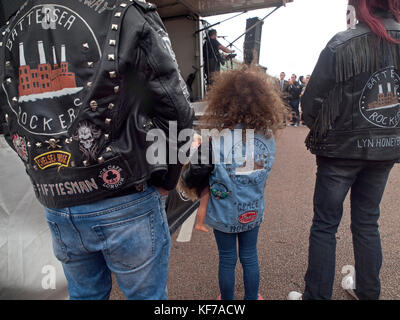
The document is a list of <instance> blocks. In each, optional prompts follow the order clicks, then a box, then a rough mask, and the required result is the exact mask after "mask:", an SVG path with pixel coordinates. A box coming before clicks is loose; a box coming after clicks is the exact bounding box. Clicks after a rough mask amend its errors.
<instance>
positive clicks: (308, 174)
mask: <svg viewBox="0 0 400 320" xmlns="http://www.w3.org/2000/svg"><path fill="white" fill-rule="evenodd" d="M307 133H308V129H307V128H305V127H299V128H295V127H288V128H286V129H285V130H283V131H281V132H280V133H278V136H277V138H276V143H277V155H276V158H275V163H274V166H273V168H272V171H271V175H270V177H269V179H268V181H267V187H266V211H265V220H264V222H263V223H262V225H261V228H260V233H259V239H258V255H259V263H260V276H261V281H260V290H259V292H260V294H261V295H262V296H263V298H264V299H265V300H282V299H286V297H287V294H288V293H289V292H290V291H292V290H296V291H300V292H302V291H303V290H304V280H303V279H304V274H305V272H306V268H307V259H308V237H309V230H310V227H311V222H312V217H313V208H312V199H313V192H314V183H315V174H316V164H315V157H314V156H313V155H312V154H311V153H310V152H309V151H307V150H306V148H305V146H304V139H305V137H306V135H307ZM399 186H400V165H395V167H394V168H393V170H392V172H391V175H390V177H389V181H388V184H387V187H386V191H385V194H384V196H383V199H382V202H381V218H380V234H381V239H382V249H383V265H382V269H381V287H382V290H381V299H384V300H393V299H396V300H399V299H400V269H399V260H400V236H399V230H400V216H399V206H400V197H399V191H398V190H399ZM178 234H179V229H178V230H177V231H176V232H175V233H174V234H173V235H172V239H171V256H170V270H169V279H168V293H169V299H172V300H213V299H216V297H217V296H218V294H219V288H218V275H217V273H218V252H217V246H216V243H215V240H214V236H213V233H212V231H211V230H210V232H208V233H203V232H199V231H193V234H192V237H191V240H190V241H189V242H177V241H176V239H177V237H178ZM336 238H337V250H336V274H335V283H334V288H333V297H332V298H333V299H338V300H348V299H351V298H350V296H348V295H347V293H345V291H344V290H343V289H342V286H341V283H342V279H343V278H344V277H345V275H346V273H342V268H343V267H344V266H346V265H354V255H353V246H352V240H351V232H350V203H349V197H347V199H346V201H345V204H344V212H343V218H342V222H341V225H340V227H339V230H338V233H337V236H336ZM235 286H236V299H238V300H240V299H243V295H244V288H243V276H242V269H241V266H240V263H239V262H238V264H237V269H236V283H235ZM111 299H124V297H123V295H122V293H121V291H120V290H119V289H118V286H117V284H116V282H115V280H114V286H113V290H112V294H111Z"/></svg>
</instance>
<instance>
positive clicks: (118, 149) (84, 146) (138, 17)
mask: <svg viewBox="0 0 400 320" xmlns="http://www.w3.org/2000/svg"><path fill="white" fill-rule="evenodd" d="M0 85H1V88H0V110H1V125H2V129H3V132H4V135H5V138H6V140H7V142H8V144H9V145H10V146H11V147H12V148H13V149H14V150H15V151H16V152H17V153H18V155H19V157H20V158H21V160H22V161H23V162H24V164H25V166H26V172H27V173H28V175H29V177H30V179H31V181H32V184H33V187H34V190H35V193H36V196H37V198H38V199H39V201H40V202H41V203H42V204H43V205H44V206H47V207H51V208H62V207H68V206H73V205H79V204H84V203H90V202H94V201H98V200H101V199H104V198H107V197H113V196H119V195H122V194H126V193H130V192H135V191H141V190H142V189H143V188H145V187H146V186H147V185H155V186H159V187H163V188H165V189H168V190H170V189H173V188H174V187H175V185H176V183H177V180H178V177H179V172H180V169H181V167H180V166H179V165H169V164H168V163H167V162H159V163H156V164H150V163H149V162H148V161H147V160H146V150H148V147H149V146H150V145H151V144H152V143H154V141H151V139H150V141H148V140H149V139H148V135H147V133H148V132H149V131H150V130H151V129H161V131H162V132H164V133H165V136H166V138H167V142H168V137H169V135H168V132H169V131H168V128H169V123H170V122H171V121H173V122H174V123H175V124H176V129H177V130H178V131H179V130H182V129H184V128H190V127H191V126H192V121H193V109H192V108H191V107H190V103H189V102H188V101H189V100H188V97H189V94H188V91H187V89H186V86H185V84H184V81H183V79H182V77H181V76H180V73H179V70H178V65H177V63H176V59H175V55H174V53H173V51H172V48H171V43H170V40H169V38H168V34H167V32H166V30H165V28H164V25H163V24H162V21H161V19H160V17H159V16H158V14H157V13H156V8H155V6H153V5H151V4H148V3H146V2H145V1H143V0H109V1H86V0H73V1H72V0H71V1H63V0H52V1H48V0H31V1H27V2H26V3H25V4H24V5H23V6H22V7H21V8H20V10H19V11H18V12H17V13H16V14H15V15H14V16H13V17H12V18H11V19H10V21H9V22H8V23H7V25H6V26H5V27H3V28H2V29H1V34H0ZM178 147H179V146H175V148H173V147H170V148H168V147H167V148H166V149H167V150H169V152H177V149H178ZM166 158H167V159H168V156H167V157H166ZM10 170H12V167H10ZM10 183H12V182H10Z"/></svg>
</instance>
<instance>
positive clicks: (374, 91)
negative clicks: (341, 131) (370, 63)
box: [359, 67, 400, 128]
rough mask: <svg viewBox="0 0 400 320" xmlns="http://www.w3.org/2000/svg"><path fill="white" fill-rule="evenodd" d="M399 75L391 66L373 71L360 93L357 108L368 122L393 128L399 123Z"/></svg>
mask: <svg viewBox="0 0 400 320" xmlns="http://www.w3.org/2000/svg"><path fill="white" fill-rule="evenodd" d="M399 86H400V76H399V75H398V74H397V72H396V70H395V69H394V68H393V67H389V68H385V69H383V70H380V71H378V72H375V73H374V74H373V75H372V76H371V78H370V79H369V80H368V82H367V84H366V85H365V87H364V90H363V92H362V94H361V98H360V102H359V109H360V112H361V114H362V116H363V117H364V118H365V119H366V120H367V121H368V122H370V123H372V124H373V125H375V126H377V127H381V128H395V127H397V126H398V124H399V123H400V103H399V97H400V90H399Z"/></svg>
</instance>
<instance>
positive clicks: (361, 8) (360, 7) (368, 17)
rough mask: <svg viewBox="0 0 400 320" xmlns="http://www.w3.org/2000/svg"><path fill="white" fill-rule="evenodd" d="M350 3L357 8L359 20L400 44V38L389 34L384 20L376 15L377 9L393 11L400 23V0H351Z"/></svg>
mask: <svg viewBox="0 0 400 320" xmlns="http://www.w3.org/2000/svg"><path fill="white" fill-rule="evenodd" d="M349 5H352V6H354V8H355V9H356V14H357V20H359V21H360V22H364V23H365V24H367V25H368V27H370V29H371V30H372V32H373V33H375V34H376V35H377V36H378V37H380V38H383V39H385V40H387V41H389V42H393V43H397V44H400V41H399V40H396V39H393V38H392V37H391V36H390V35H389V33H388V32H387V30H386V29H385V26H384V25H383V23H382V21H380V20H379V18H378V17H377V16H376V15H375V11H376V10H377V9H378V10H383V11H387V12H391V13H392V14H393V15H394V17H395V18H396V20H397V22H399V23H400V0H349Z"/></svg>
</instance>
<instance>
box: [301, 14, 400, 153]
mask: <svg viewBox="0 0 400 320" xmlns="http://www.w3.org/2000/svg"><path fill="white" fill-rule="evenodd" d="M381 19H382V21H383V22H384V24H385V26H386V28H387V30H388V31H389V33H390V35H391V36H392V37H394V38H395V39H400V24H398V23H397V22H395V20H393V19H392V18H391V17H388V16H385V14H381ZM399 85H400V46H399V45H397V44H393V43H389V42H387V41H384V40H381V39H379V38H378V37H377V36H376V35H374V34H373V33H372V32H371V30H370V29H369V28H368V27H367V26H366V25H365V24H362V23H360V24H358V25H357V26H356V29H355V30H352V29H349V30H347V31H344V32H341V33H338V34H336V35H335V36H334V37H333V39H332V40H331V41H330V42H329V43H328V44H327V46H326V48H325V49H324V50H323V51H322V53H321V55H320V57H319V60H318V63H317V65H316V67H315V69H314V72H313V74H312V76H311V79H310V81H309V83H308V86H307V88H306V90H305V93H304V95H303V96H302V101H301V103H302V109H303V119H304V121H305V123H306V124H307V126H308V127H309V128H310V129H311V131H310V134H309V135H308V137H307V139H306V145H307V147H308V148H309V149H310V150H311V152H312V153H314V154H316V155H319V156H325V157H331V158H343V159H360V160H378V161H380V160H395V159H398V158H400V103H399V96H400V87H399Z"/></svg>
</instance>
